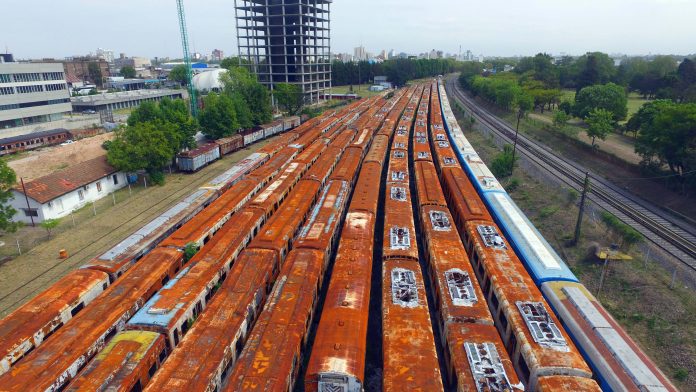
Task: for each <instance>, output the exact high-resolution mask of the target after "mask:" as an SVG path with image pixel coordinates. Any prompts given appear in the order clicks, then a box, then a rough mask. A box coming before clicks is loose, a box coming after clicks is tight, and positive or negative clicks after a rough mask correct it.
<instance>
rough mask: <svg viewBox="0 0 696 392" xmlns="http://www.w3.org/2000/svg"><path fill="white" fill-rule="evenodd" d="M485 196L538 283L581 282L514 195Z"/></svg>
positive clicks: (492, 194) (495, 194) (495, 193)
mask: <svg viewBox="0 0 696 392" xmlns="http://www.w3.org/2000/svg"><path fill="white" fill-rule="evenodd" d="M484 197H485V198H486V200H487V201H488V204H489V206H490V207H491V209H492V210H493V214H494V215H495V216H496V217H497V219H498V221H499V224H500V226H501V228H502V229H503V230H504V231H505V234H506V237H507V239H508V241H510V242H511V243H512V245H513V246H514V248H515V250H517V251H518V252H519V253H520V256H521V259H522V261H523V262H524V263H525V264H526V266H527V268H528V270H529V272H530V274H531V275H532V277H533V278H534V280H535V281H536V282H545V281H548V280H568V281H573V282H577V281H578V279H577V278H576V277H575V275H574V274H573V272H571V271H570V268H568V265H567V264H566V263H565V262H564V261H563V260H562V259H561V258H560V256H558V254H557V253H556V251H555V250H554V249H553V248H552V247H551V245H550V244H549V243H548V242H547V241H546V239H545V238H544V237H543V236H542V235H541V233H539V231H538V230H537V229H536V228H535V227H534V225H533V224H532V222H530V221H529V219H528V218H527V217H526V216H525V215H524V213H523V212H522V211H521V210H520V209H519V207H517V205H516V204H515V202H514V201H513V200H512V198H510V195H508V194H507V193H498V192H493V193H487V194H485V195H484Z"/></svg>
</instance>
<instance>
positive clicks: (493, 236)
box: [476, 225, 507, 249]
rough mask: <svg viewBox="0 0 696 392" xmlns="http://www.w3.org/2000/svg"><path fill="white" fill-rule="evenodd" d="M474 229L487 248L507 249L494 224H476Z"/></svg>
mask: <svg viewBox="0 0 696 392" xmlns="http://www.w3.org/2000/svg"><path fill="white" fill-rule="evenodd" d="M476 229H477V230H478V232H479V235H480V236H481V239H482V240H483V243H484V244H485V245H486V247H487V248H495V249H507V247H506V246H505V241H503V237H501V236H500V234H498V230H497V229H496V228H495V226H489V225H478V226H477V227H476Z"/></svg>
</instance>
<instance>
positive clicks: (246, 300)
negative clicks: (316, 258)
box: [145, 249, 277, 392]
mask: <svg viewBox="0 0 696 392" xmlns="http://www.w3.org/2000/svg"><path fill="white" fill-rule="evenodd" d="M276 263H277V260H276V256H275V252H273V251H270V250H265V249H246V250H244V251H243V252H242V253H241V255H240V256H239V258H238V259H237V261H236V262H235V263H234V264H233V265H232V269H231V270H230V272H229V274H228V278H227V279H226V280H225V281H224V282H223V284H222V286H221V287H220V289H219V290H218V293H217V294H216V295H215V297H213V299H212V300H211V301H210V304H209V306H208V309H206V310H205V312H204V313H203V314H202V316H201V317H200V318H199V319H198V321H197V322H196V324H194V326H193V328H191V330H190V331H189V332H188V334H187V335H186V336H185V337H184V338H183V339H182V341H181V343H180V344H179V346H178V348H177V349H176V350H174V351H173V352H172V354H171V355H170V356H169V358H167V360H166V361H165V363H164V365H162V367H161V368H160V370H159V371H158V372H157V373H156V374H155V376H154V377H153V378H152V380H151V381H150V384H149V385H148V386H147V388H146V389H145V390H146V391H167V392H174V391H181V392H184V391H185V392H194V391H214V390H216V388H219V387H220V386H221V384H222V376H223V373H225V372H226V370H227V369H228V367H230V366H232V365H233V364H234V362H235V361H236V359H237V357H238V356H239V354H240V353H241V350H242V348H243V347H244V342H245V340H246V338H247V336H248V334H249V332H250V330H251V327H252V325H253V323H254V320H255V319H256V315H257V314H258V313H259V312H260V311H261V308H262V306H263V302H264V300H265V297H266V295H267V289H268V288H269V287H270V284H271V277H272V275H273V269H274V265H275V264H276ZM203 358H204V360H202V359H203Z"/></svg>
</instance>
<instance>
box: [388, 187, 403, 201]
mask: <svg viewBox="0 0 696 392" xmlns="http://www.w3.org/2000/svg"><path fill="white" fill-rule="evenodd" d="M391 198H392V200H396V201H406V188H401V187H398V186H393V187H391Z"/></svg>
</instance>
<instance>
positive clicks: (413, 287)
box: [382, 259, 443, 391]
mask: <svg viewBox="0 0 696 392" xmlns="http://www.w3.org/2000/svg"><path fill="white" fill-rule="evenodd" d="M382 271H383V274H382V282H383V290H382V333H383V336H382V358H383V362H384V364H383V366H384V369H383V381H382V390H383V391H403V390H404V387H405V386H408V389H410V390H421V391H442V390H443V385H442V379H441V375H440V364H439V362H438V357H437V352H436V349H435V340H434V339H435V338H434V336H433V329H432V325H431V323H430V314H429V312H428V302H427V299H426V293H425V286H424V282H423V275H422V274H421V271H420V266H419V265H418V262H417V261H414V260H410V259H406V260H404V259H388V260H384V261H383V262H382Z"/></svg>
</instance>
